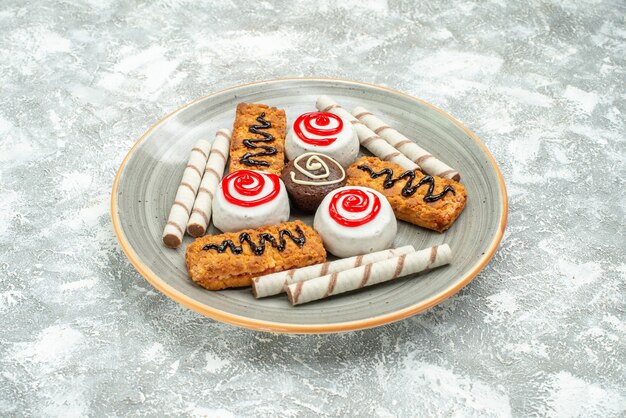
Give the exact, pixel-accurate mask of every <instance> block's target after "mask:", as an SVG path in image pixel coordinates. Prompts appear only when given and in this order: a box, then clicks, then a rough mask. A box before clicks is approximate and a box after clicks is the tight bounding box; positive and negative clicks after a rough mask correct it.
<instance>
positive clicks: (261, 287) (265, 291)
mask: <svg viewBox="0 0 626 418" xmlns="http://www.w3.org/2000/svg"><path fill="white" fill-rule="evenodd" d="M414 251H415V248H413V246H412V245H407V246H404V247H400V248H392V249H390V250H384V251H377V252H375V253H371V254H365V255H359V256H356V257H350V258H343V259H341V260H336V261H329V262H326V263H321V264H315V265H313V266H308V267H301V268H297V269H291V270H287V271H281V272H279V273H272V274H267V275H265V276H260V277H255V278H254V279H252V294H253V295H254V297H256V298H263V297H266V296H272V295H277V294H279V293H283V292H284V291H285V286H288V285H290V284H292V283H297V282H303V281H307V280H311V279H315V278H316V277H320V276H324V275H326V274H329V273H336V272H339V271H344V270H348V269H351V268H354V267H359V266H362V265H363V264H370V263H374V262H376V261H380V260H385V259H388V258H394V257H398V256H400V255H402V254H409V253H412V252H414Z"/></svg>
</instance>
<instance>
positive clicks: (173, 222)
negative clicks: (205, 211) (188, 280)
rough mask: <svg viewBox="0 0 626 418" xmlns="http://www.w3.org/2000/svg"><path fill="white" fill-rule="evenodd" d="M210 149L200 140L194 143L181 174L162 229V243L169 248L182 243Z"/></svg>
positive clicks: (208, 143) (205, 142)
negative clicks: (168, 214)
mask: <svg viewBox="0 0 626 418" xmlns="http://www.w3.org/2000/svg"><path fill="white" fill-rule="evenodd" d="M210 149H211V143H210V142H209V141H205V140H204V139H201V140H199V141H198V142H196V145H194V147H193V148H192V150H191V155H190V156H189V161H188V162H187V167H185V171H184V172H183V179H182V180H181V181H180V186H178V191H177V192H176V197H175V198H174V203H173V204H172V209H171V210H170V216H169V217H168V218H167V223H166V224H165V229H163V243H164V244H165V245H167V246H168V247H170V248H178V247H180V245H181V244H182V243H183V235H185V227H186V226H187V221H188V220H189V216H190V215H191V208H192V206H193V201H194V199H195V198H196V193H198V187H199V186H200V182H201V181H202V173H203V172H204V167H205V166H206V162H207V159H208V158H209V150H210Z"/></svg>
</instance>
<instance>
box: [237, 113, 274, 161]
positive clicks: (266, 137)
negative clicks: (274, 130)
mask: <svg viewBox="0 0 626 418" xmlns="http://www.w3.org/2000/svg"><path fill="white" fill-rule="evenodd" d="M264 118H265V112H263V113H261V115H259V116H258V117H257V118H256V120H257V121H258V122H259V123H260V125H250V127H248V131H249V132H251V133H253V134H257V135H261V136H262V137H263V138H248V139H244V140H243V144H244V145H245V146H246V148H250V149H259V148H260V149H262V150H263V151H259V152H256V153H252V152H246V153H245V154H244V155H242V156H241V158H240V159H239V162H240V163H242V164H245V165H247V166H255V165H260V166H264V167H269V166H270V163H268V162H267V161H263V160H255V159H253V157H266V156H269V155H275V154H276V153H277V152H278V150H277V149H276V148H274V147H272V146H270V145H256V143H257V142H266V143H267V142H273V141H274V137H273V136H272V134H270V133H268V132H263V131H261V129H269V128H271V127H272V123H271V122H270V121H268V120H265V119H264Z"/></svg>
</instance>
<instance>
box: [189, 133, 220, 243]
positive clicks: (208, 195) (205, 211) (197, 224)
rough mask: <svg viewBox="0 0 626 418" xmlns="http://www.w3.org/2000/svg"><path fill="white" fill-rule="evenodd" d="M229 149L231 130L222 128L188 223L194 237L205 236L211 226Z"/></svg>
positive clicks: (217, 135)
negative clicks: (215, 199) (217, 192)
mask: <svg viewBox="0 0 626 418" xmlns="http://www.w3.org/2000/svg"><path fill="white" fill-rule="evenodd" d="M229 149H230V131H229V130H228V129H225V128H222V129H220V130H218V131H217V132H216V133H215V141H213V146H212V147H211V154H210V155H209V160H208V161H207V163H206V168H205V170H204V176H203V177H202V183H201V184H200V190H198V196H196V201H195V203H194V204H193V209H192V210H191V216H190V217H189V222H188V223H187V232H188V233H189V235H191V236H192V237H196V238H197V237H201V236H203V235H204V234H205V233H206V230H207V228H208V227H209V221H210V220H211V203H212V202H213V195H214V194H215V191H216V190H217V186H218V185H219V184H220V180H221V179H222V175H223V174H224V167H226V160H227V159H228V151H229Z"/></svg>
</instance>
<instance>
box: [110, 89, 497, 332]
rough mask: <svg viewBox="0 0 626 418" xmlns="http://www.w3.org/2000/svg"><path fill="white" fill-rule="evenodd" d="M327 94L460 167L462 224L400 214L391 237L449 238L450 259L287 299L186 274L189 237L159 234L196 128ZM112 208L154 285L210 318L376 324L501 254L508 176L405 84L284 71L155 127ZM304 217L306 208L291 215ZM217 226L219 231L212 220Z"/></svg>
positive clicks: (453, 286)
mask: <svg viewBox="0 0 626 418" xmlns="http://www.w3.org/2000/svg"><path fill="white" fill-rule="evenodd" d="M322 94H326V95H329V96H331V97H333V98H335V100H336V101H338V102H339V103H340V104H342V105H343V106H344V107H345V108H347V109H352V108H353V107H355V106H357V105H361V106H364V107H365V108H367V109H368V110H370V111H372V112H374V113H375V114H376V115H378V116H379V117H380V118H381V119H383V120H384V121H386V122H387V123H388V124H390V125H391V126H393V127H395V128H396V129H398V130H399V131H400V132H402V133H404V134H405V135H406V136H408V137H409V138H414V139H416V140H418V142H419V144H420V145H421V146H422V147H424V148H426V149H427V150H429V151H430V152H431V153H433V154H434V155H436V156H438V157H439V158H440V159H441V160H443V161H445V162H446V163H447V164H448V165H450V166H452V167H454V168H456V169H458V170H459V171H460V172H461V176H462V180H461V181H462V183H464V184H465V187H466V188H467V192H468V203H467V206H466V208H465V210H464V212H463V213H462V214H461V216H460V217H459V218H458V219H457V221H456V223H455V224H454V225H453V226H452V227H451V228H450V229H449V230H448V231H446V232H445V233H443V234H439V233H436V232H432V231H428V230H425V229H422V228H419V227H416V226H414V225H411V224H408V223H405V222H398V235H397V237H396V240H395V246H398V247H399V246H402V245H407V244H411V245H413V246H414V247H415V248H416V249H421V248H426V247H430V246H432V245H436V244H443V243H448V244H449V245H450V247H451V248H452V251H453V254H454V258H453V261H452V263H451V264H450V265H449V266H445V267H441V268H438V269H436V270H433V271H430V272H427V273H424V274H421V275H418V276H417V277H411V276H409V277H407V278H403V279H399V280H397V281H393V282H388V283H384V284H381V285H377V286H372V287H368V288H365V289H362V290H361V291H360V292H353V293H349V294H344V295H338V296H335V297H332V298H329V299H326V300H322V301H318V302H314V303H310V304H306V305H302V306H298V307H292V306H291V305H290V304H289V302H288V300H287V298H286V297H285V296H284V295H283V296H277V297H271V298H267V299H260V300H256V299H254V298H253V297H252V294H251V292H250V289H249V288H244V289H229V290H223V291H219V292H210V291H207V290H204V289H202V288H200V287H198V286H196V285H195V284H194V283H193V282H191V280H189V278H188V277H187V272H186V268H185V261H184V249H185V247H186V245H187V244H188V243H189V242H191V239H190V238H188V237H187V238H185V242H184V243H183V246H182V247H181V248H180V249H178V250H171V249H168V248H166V247H165V246H164V245H163V244H162V242H161V233H162V230H163V226H164V225H165V222H166V220H167V216H168V213H169V209H170V206H171V204H172V202H173V200H174V195H175V194H176V189H177V187H178V183H179V181H180V178H181V176H182V172H183V169H184V167H185V165H186V161H187V158H188V156H189V150H190V149H191V148H192V146H193V144H194V143H195V142H196V141H197V140H198V139H200V138H207V139H212V138H213V136H214V134H215V131H216V130H217V129H219V128H221V127H226V128H231V129H232V124H233V119H234V116H235V107H236V106H237V104H238V103H240V102H251V103H255V102H256V103H265V104H268V105H271V106H277V107H280V108H284V109H285V111H286V113H287V119H288V123H289V122H290V121H293V120H294V118H296V117H297V116H298V115H299V114H300V113H304V112H309V111H313V110H315V100H316V98H317V97H318V96H319V95H322ZM111 211H112V219H113V226H114V228H115V232H116V234H117V237H118V239H119V241H120V244H121V246H122V248H123V250H124V252H125V253H126V255H127V256H128V258H129V259H130V261H131V262H132V263H133V265H134V266H135V268H136V269H137V270H138V271H139V272H140V273H141V274H142V275H143V276H144V277H145V278H146V279H147V280H148V281H149V282H150V283H152V285H154V286H155V287H156V288H157V289H158V290H160V291H161V292H163V293H164V294H166V295H167V296H169V297H171V298H172V299H174V300H176V301H177V302H179V303H181V304H183V305H185V306H187V307H188V308H190V309H193V310H195V311H197V312H199V313H202V314H204V315H207V316H209V317H212V318H214V319H217V320H220V321H224V322H228V323H231V324H235V325H239V326H242V327H247V328H253V329H258V330H264V331H279V332H299V333H306V332H337V331H348V330H355V329H361V328H369V327H374V326H377V325H382V324H385V323H389V322H392V321H397V320H399V319H402V318H406V317H408V316H410V315H414V314H416V313H418V312H421V311H423V310H425V309H428V308H429V307H431V306H434V305H436V304H437V303H439V302H441V301H443V300H444V299H446V298H448V297H449V296H451V295H453V294H454V293H456V292H457V291H459V290H460V289H461V288H462V287H463V286H465V285H466V284H467V283H469V281H470V280H471V279H472V278H474V277H475V276H476V274H478V272H479V271H480V270H481V269H482V268H483V267H484V266H485V264H486V263H487V262H488V261H489V259H490V258H491V257H492V256H493V254H494V253H495V251H496V249H497V247H498V244H499V243H500V240H501V238H502V234H503V231H504V227H505V224H506V216H507V197H506V190H505V186H504V181H503V180H502V175H501V174H500V171H499V169H498V167H497V165H496V163H495V161H494V159H493V158H492V157H491V155H490V154H489V152H488V151H487V149H486V148H485V146H484V145H483V144H482V143H481V142H480V140H479V139H478V138H477V137H476V136H475V135H474V134H472V133H471V132H470V131H468V130H467V129H466V128H464V127H463V126H462V125H461V124H460V123H459V122H457V121H456V120H454V119H453V118H452V117H450V116H449V115H447V114H446V113H444V112H442V111H441V110H439V109H437V108H435V107H434V106H432V105H430V104H428V103H425V102H423V101H421V100H419V99H416V98H414V97H411V96H408V95H406V94H403V93H400V92H397V91H393V90H389V89H386V88H383V87H377V86H373V85H368V84H363V83H358V82H352V81H341V80H327V79H282V80H271V81H263V82H258V83H253V84H248V85H244V86H238V87H233V88H230V89H227V90H224V91H221V92H218V93H214V94H211V95H209V96H206V97H203V98H202V99H199V100H197V101H195V102H193V103H190V104H188V105H187V106H185V107H183V108H181V109H179V110H177V111H176V112H174V113H172V114H171V115H169V116H167V117H165V118H164V119H162V120H161V121H159V122H158V123H157V124H156V125H154V126H153V127H152V128H150V129H149V130H148V131H147V132H146V133H145V134H144V135H143V136H142V137H141V138H140V139H139V141H137V143H136V144H135V146H134V147H133V148H132V149H131V150H130V152H129V153H128V155H127V156H126V158H125V159H124V161H123V162H122V165H121V167H120V169H119V171H118V173H117V177H116V179H115V182H114V184H113V191H112V199H111ZM292 218H299V219H302V220H303V221H305V222H306V223H308V224H311V223H312V217H311V216H303V215H302V214H300V213H297V212H294V213H292ZM209 232H210V233H219V231H216V230H215V229H214V228H213V227H211V229H210V231H209Z"/></svg>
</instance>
